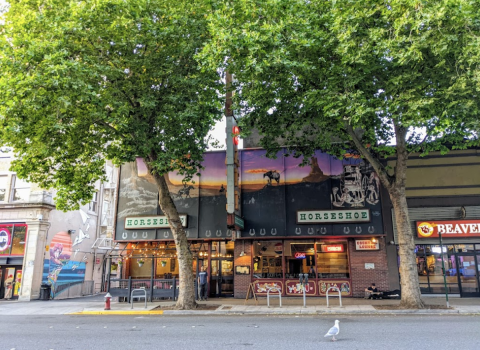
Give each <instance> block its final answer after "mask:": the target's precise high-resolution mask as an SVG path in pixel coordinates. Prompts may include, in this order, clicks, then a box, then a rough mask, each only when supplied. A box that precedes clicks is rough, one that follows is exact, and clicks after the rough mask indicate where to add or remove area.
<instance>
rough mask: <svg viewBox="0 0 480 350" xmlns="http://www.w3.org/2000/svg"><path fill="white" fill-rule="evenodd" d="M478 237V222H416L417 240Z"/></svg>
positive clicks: (479, 232) (479, 223)
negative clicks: (440, 237)
mask: <svg viewBox="0 0 480 350" xmlns="http://www.w3.org/2000/svg"><path fill="white" fill-rule="evenodd" d="M440 234H441V235H442V236H443V237H455V238H458V237H480V220H445V221H418V222H417V235H418V238H435V237H439V235H440Z"/></svg>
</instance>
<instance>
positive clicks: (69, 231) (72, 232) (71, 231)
mask: <svg viewBox="0 0 480 350" xmlns="http://www.w3.org/2000/svg"><path fill="white" fill-rule="evenodd" d="M67 232H68V234H69V235H71V234H74V233H75V232H77V231H75V230H68V231H67Z"/></svg>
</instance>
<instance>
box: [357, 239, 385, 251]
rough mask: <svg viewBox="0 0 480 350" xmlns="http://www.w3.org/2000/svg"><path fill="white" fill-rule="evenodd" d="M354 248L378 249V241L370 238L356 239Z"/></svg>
mask: <svg viewBox="0 0 480 350" xmlns="http://www.w3.org/2000/svg"><path fill="white" fill-rule="evenodd" d="M355 249H356V250H379V249H380V244H379V243H378V240H377V241H376V242H372V241H371V240H370V239H356V240H355Z"/></svg>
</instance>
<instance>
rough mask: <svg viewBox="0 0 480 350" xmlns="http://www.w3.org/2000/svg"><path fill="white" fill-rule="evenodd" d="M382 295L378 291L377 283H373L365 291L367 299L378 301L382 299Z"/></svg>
mask: <svg viewBox="0 0 480 350" xmlns="http://www.w3.org/2000/svg"><path fill="white" fill-rule="evenodd" d="M381 296H382V293H381V292H379V291H378V289H377V287H376V286H375V283H372V285H371V286H370V287H368V288H367V289H365V299H378V298H379V297H380V298H381Z"/></svg>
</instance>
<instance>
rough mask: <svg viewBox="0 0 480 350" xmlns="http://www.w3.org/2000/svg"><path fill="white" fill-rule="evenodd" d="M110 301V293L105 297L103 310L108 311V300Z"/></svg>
mask: <svg viewBox="0 0 480 350" xmlns="http://www.w3.org/2000/svg"><path fill="white" fill-rule="evenodd" d="M111 299H112V296H111V295H110V293H107V294H106V295H105V310H110V300H111Z"/></svg>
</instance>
